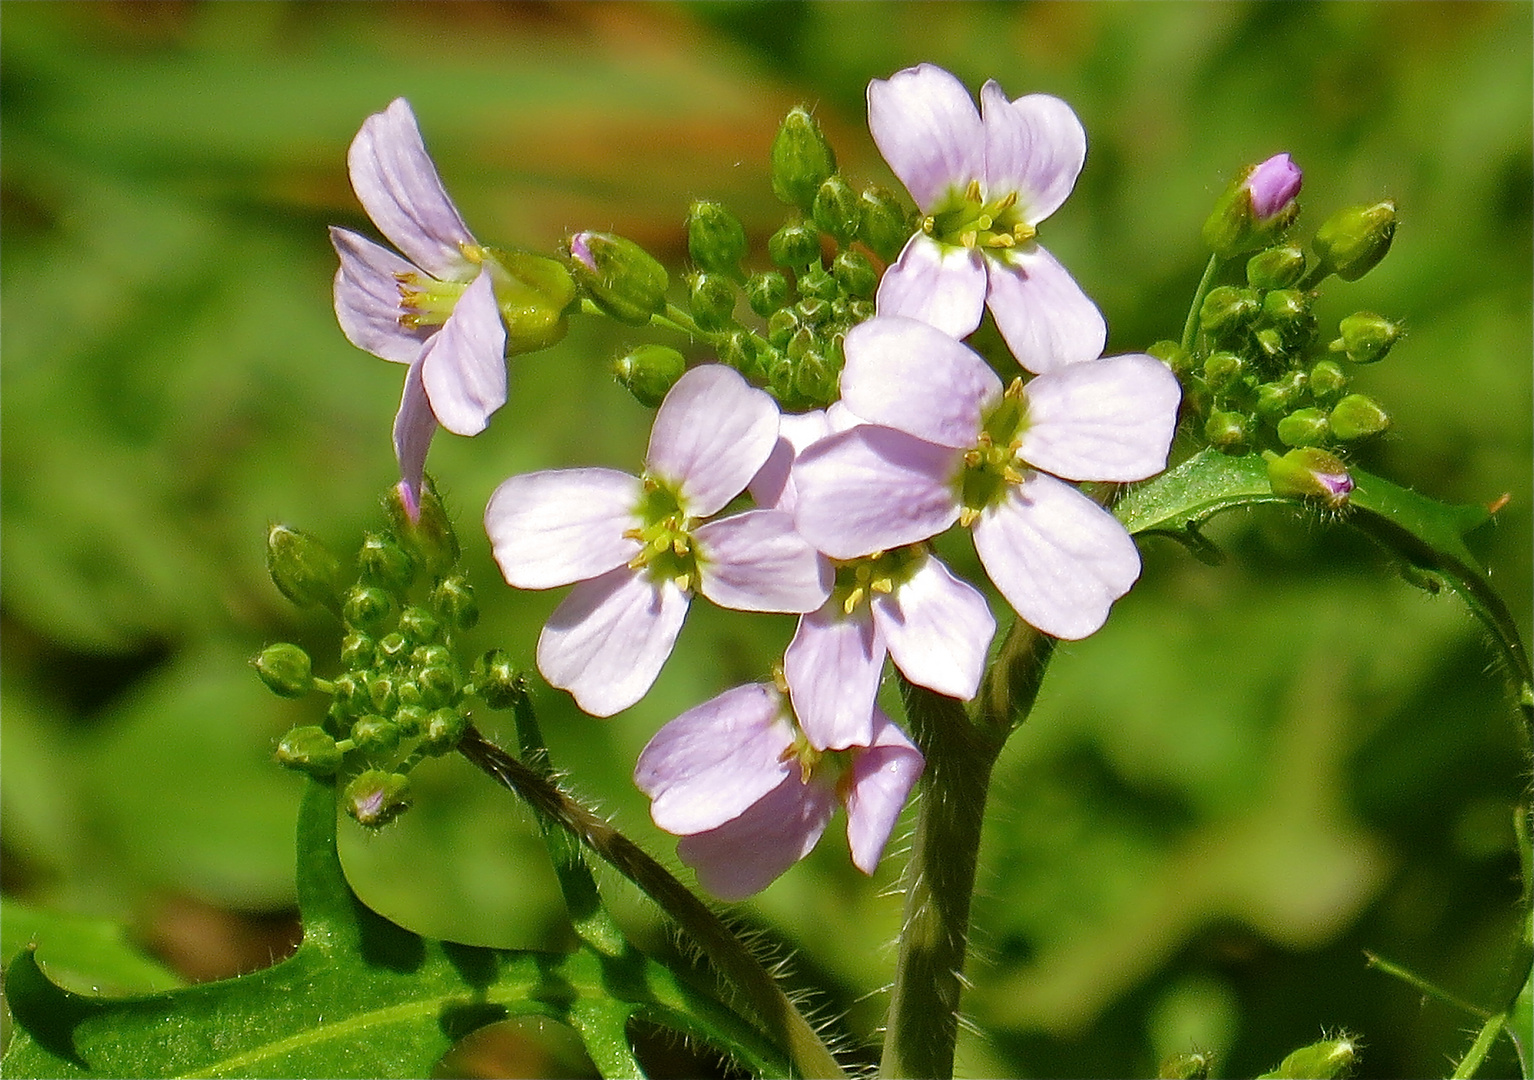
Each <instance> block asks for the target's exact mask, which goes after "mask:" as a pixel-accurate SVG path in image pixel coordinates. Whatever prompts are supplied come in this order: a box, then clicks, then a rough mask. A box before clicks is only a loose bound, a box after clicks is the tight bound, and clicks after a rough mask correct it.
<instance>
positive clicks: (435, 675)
mask: <svg viewBox="0 0 1534 1080" xmlns="http://www.w3.org/2000/svg"><path fill="white" fill-rule="evenodd" d="M415 682H416V685H417V686H419V687H420V688H421V704H422V705H423V706H425V707H426V708H428V709H439V708H441V707H442V706H444V705H451V704H452V703H453V701H454V700H456V699H457V697H458V676H457V675H456V674H455V673H454V672H453V669H452V668H450V667H446V666H433V667H428V668H422V669H421V670H420V671H419V672H417V673H416V677H415Z"/></svg>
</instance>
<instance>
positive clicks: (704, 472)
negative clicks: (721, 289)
mask: <svg viewBox="0 0 1534 1080" xmlns="http://www.w3.org/2000/svg"><path fill="white" fill-rule="evenodd" d="M777 441H778V406H777V404H776V403H775V402H774V401H773V400H772V398H771V397H770V396H768V395H767V393H766V392H765V391H762V390H758V389H756V388H755V387H753V386H751V385H749V384H748V383H747V382H746V380H745V379H744V378H742V377H741V375H740V373H739V372H737V371H736V370H734V369H733V368H729V367H726V366H725V365H723V364H706V365H704V366H703V367H696V368H693V369H692V370H691V371H689V372H687V374H685V375H683V376H682V377H681V378H680V379H678V380H677V383H676V385H675V386H673V387H672V388H671V390H670V392H669V393H667V394H666V398H665V400H664V401H662V402H661V405H660V409H659V410H658V411H657V412H656V414H655V424H654V426H653V427H652V428H651V429H650V451H649V453H648V454H647V455H646V457H645V468H646V470H647V471H648V473H649V474H650V475H651V476H653V477H656V478H657V479H663V480H666V481H668V482H670V483H673V484H678V485H680V487H681V492H682V495H683V497H684V498H685V499H686V502H687V506H686V510H687V513H689V514H691V515H692V516H694V517H708V516H709V515H710V514H713V513H716V512H718V511H719V510H720V509H721V508H722V507H723V506H724V504H725V503H727V502H729V501H730V500H731V499H733V498H734V497H735V496H736V495H739V494H740V493H741V492H742V491H744V490H745V487H746V485H747V484H748V483H750V482H751V478H752V477H753V476H755V475H756V473H757V470H758V469H760V468H761V467H762V464H763V463H764V462H765V461H766V460H767V456H768V455H769V454H771V453H772V448H773V445H774V444H775V443H776V442H777Z"/></svg>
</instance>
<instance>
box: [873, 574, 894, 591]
mask: <svg viewBox="0 0 1534 1080" xmlns="http://www.w3.org/2000/svg"><path fill="white" fill-rule="evenodd" d="M868 587H869V588H870V589H872V590H873V591H874V592H876V593H884V594H885V595H888V594H890V593H892V592H894V591H895V583H894V582H893V581H891V580H890V579H889V578H887V577H882V578H874V580H873V582H872V583H871V584H870V585H869V586H868Z"/></svg>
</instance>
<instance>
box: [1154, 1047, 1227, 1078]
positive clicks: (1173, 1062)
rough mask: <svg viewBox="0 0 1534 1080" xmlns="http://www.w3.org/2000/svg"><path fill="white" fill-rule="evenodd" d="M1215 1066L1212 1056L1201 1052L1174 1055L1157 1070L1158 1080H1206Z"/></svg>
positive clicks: (1194, 1051) (1192, 1051) (1193, 1051)
mask: <svg viewBox="0 0 1534 1080" xmlns="http://www.w3.org/2000/svg"><path fill="white" fill-rule="evenodd" d="M1213 1064H1214V1062H1213V1061H1212V1059H1211V1057H1210V1055H1209V1054H1207V1053H1204V1052H1203V1051H1200V1050H1191V1051H1189V1052H1187V1053H1185V1054H1173V1055H1172V1056H1171V1057H1169V1058H1166V1059H1165V1060H1163V1061H1162V1062H1161V1065H1160V1067H1158V1068H1157V1070H1156V1080H1205V1078H1206V1077H1208V1075H1209V1068H1210V1066H1211V1065H1213Z"/></svg>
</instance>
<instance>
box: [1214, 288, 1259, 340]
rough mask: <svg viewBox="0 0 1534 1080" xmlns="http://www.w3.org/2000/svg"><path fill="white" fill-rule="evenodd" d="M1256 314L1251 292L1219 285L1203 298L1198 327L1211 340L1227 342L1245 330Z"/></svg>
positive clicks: (1256, 307)
mask: <svg viewBox="0 0 1534 1080" xmlns="http://www.w3.org/2000/svg"><path fill="white" fill-rule="evenodd" d="M1257 312H1258V306H1257V297H1256V295H1255V294H1254V293H1253V292H1252V290H1250V289H1238V288H1236V287H1235V286H1234V285H1220V286H1217V287H1216V288H1213V289H1210V290H1209V293H1208V295H1206V296H1205V297H1204V303H1203V306H1202V307H1200V308H1199V325H1200V327H1202V328H1203V331H1204V333H1206V334H1208V335H1209V336H1210V337H1211V338H1214V339H1216V340H1228V339H1230V338H1232V337H1234V336H1235V335H1237V334H1239V333H1240V332H1241V331H1242V330H1244V329H1246V327H1247V326H1248V325H1249V324H1250V323H1251V321H1252V319H1253V318H1255V317H1256V315H1257Z"/></svg>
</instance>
